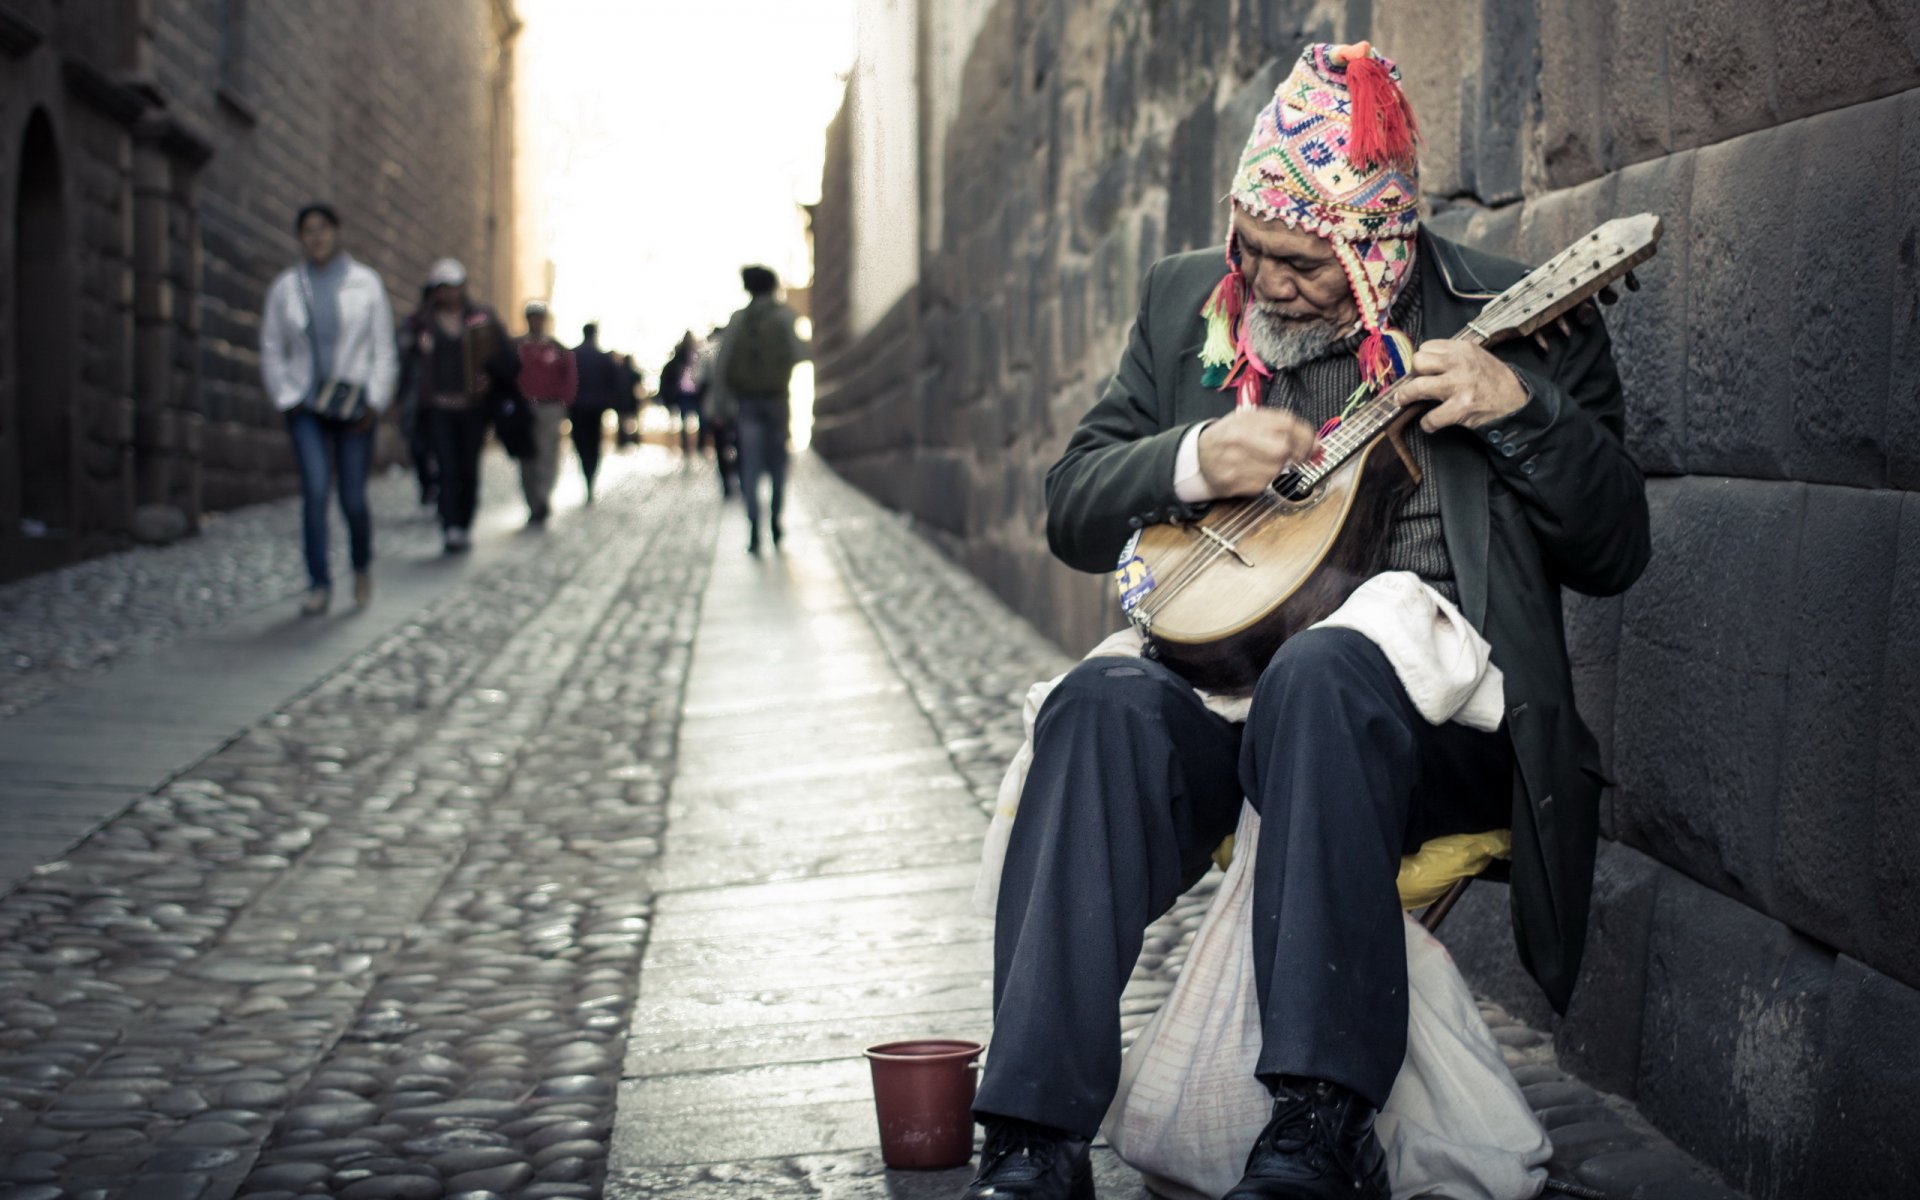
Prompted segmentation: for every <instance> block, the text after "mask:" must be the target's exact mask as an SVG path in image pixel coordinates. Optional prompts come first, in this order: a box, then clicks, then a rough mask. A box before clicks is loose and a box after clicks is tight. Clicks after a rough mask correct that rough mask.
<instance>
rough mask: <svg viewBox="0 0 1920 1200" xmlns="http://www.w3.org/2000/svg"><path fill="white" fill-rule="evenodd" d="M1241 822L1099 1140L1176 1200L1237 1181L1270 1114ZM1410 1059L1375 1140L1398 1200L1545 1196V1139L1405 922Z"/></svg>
mask: <svg viewBox="0 0 1920 1200" xmlns="http://www.w3.org/2000/svg"><path fill="white" fill-rule="evenodd" d="M1259 837H1260V816H1259V814H1258V813H1256V812H1255V811H1254V810H1253V806H1252V805H1246V806H1244V807H1243V808H1242V809H1241V813H1240V827H1239V829H1238V830H1237V831H1236V833H1235V837H1234V845H1235V847H1236V851H1235V854H1234V858H1233V865H1232V866H1231V867H1229V868H1228V869H1227V874H1226V878H1225V879H1224V880H1222V881H1221V884H1220V890H1219V891H1217V892H1215V893H1214V897H1213V902H1212V903H1211V904H1210V905H1209V906H1208V908H1207V914H1206V917H1205V918H1204V919H1203V920H1202V921H1201V923H1200V928H1199V930H1197V931H1196V932H1195V934H1194V941H1193V947H1192V949H1191V950H1190V951H1189V952H1188V955H1187V965H1186V969H1185V970H1184V971H1182V972H1181V974H1180V978H1179V981H1178V982H1177V983H1175V984H1174V988H1173V991H1172V992H1171V993H1170V994H1169V995H1168V996H1167V999H1166V1002H1165V1003H1164V1004H1162V1005H1161V1007H1160V1011H1159V1012H1157V1013H1155V1014H1154V1016H1153V1019H1152V1020H1150V1021H1149V1022H1148V1023H1147V1025H1146V1027H1145V1028H1143V1029H1142V1030H1141V1031H1140V1036H1139V1038H1138V1039H1137V1040H1136V1041H1135V1042H1134V1043H1133V1046H1132V1047H1131V1048H1130V1049H1129V1050H1128V1051H1127V1054H1126V1057H1125V1059H1124V1060H1123V1061H1122V1064H1121V1070H1120V1089H1119V1091H1118V1093H1117V1094H1116V1095H1115V1096H1114V1101H1113V1107H1112V1108H1111V1109H1109V1110H1108V1112H1107V1119H1106V1122H1105V1124H1104V1125H1103V1126H1102V1131H1103V1132H1104V1133H1105V1134H1106V1136H1107V1140H1108V1141H1109V1142H1110V1143H1112V1145H1113V1148H1114V1151H1115V1152H1116V1153H1118V1154H1119V1155H1120V1157H1121V1158H1122V1159H1124V1160H1125V1161H1126V1162H1127V1163H1129V1164H1131V1165H1132V1166H1133V1167H1134V1169H1136V1170H1138V1171H1139V1172H1140V1173H1141V1174H1142V1175H1144V1176H1146V1180H1147V1184H1148V1186H1149V1187H1151V1188H1152V1189H1153V1190H1154V1191H1155V1192H1157V1193H1159V1194H1161V1195H1163V1196H1167V1197H1170V1198H1172V1200H1207V1198H1209V1197H1214V1196H1219V1195H1221V1194H1223V1193H1225V1192H1226V1191H1227V1190H1228V1189H1229V1188H1231V1187H1232V1186H1233V1185H1234V1183H1235V1182H1237V1181H1238V1180H1239V1178H1240V1174H1241V1171H1242V1170H1243V1169H1244V1167H1245V1164H1246V1157H1247V1152H1248V1151H1249V1150H1250V1149H1252V1147H1253V1140H1254V1138H1255V1137H1257V1136H1258V1135H1259V1133H1260V1130H1261V1128H1262V1127H1263V1126H1264V1125H1265V1124H1266V1122H1267V1117H1268V1116H1269V1114H1270V1113H1271V1111H1272V1107H1273V1104H1272V1100H1271V1099H1270V1098H1269V1097H1268V1095H1267V1090H1266V1088H1265V1087H1264V1086H1262V1085H1261V1083H1260V1081H1259V1080H1257V1079H1255V1078H1254V1074H1253V1072H1254V1066H1255V1064H1256V1063H1257V1061H1258V1060H1259V1057H1260V1043H1261V1034H1260V1012H1259V1000H1258V998H1257V992H1256V989H1255V985H1254V978H1253V940H1252V935H1251V933H1250V932H1249V928H1248V927H1249V923H1250V920H1251V917H1252V909H1253V865H1254V857H1255V855H1254V849H1255V847H1256V845H1257V844H1258V842H1259ZM1406 929H1407V978H1408V983H1409V990H1410V997H1409V999H1410V1002H1409V1006H1408V1007H1409V1014H1408V1027H1407V1058H1406V1062H1405V1063H1404V1064H1403V1065H1402V1066H1401V1068H1400V1075H1399V1077H1398V1078H1397V1079H1396V1080H1395V1082H1394V1086H1393V1093H1392V1094H1391V1095H1390V1096H1388V1097H1387V1104H1386V1107H1385V1108H1384V1109H1383V1110H1382V1111H1381V1113H1380V1117H1379V1120H1378V1122H1377V1124H1376V1126H1375V1128H1376V1130H1377V1132H1378V1134H1379V1137H1380V1141H1381V1144H1382V1146H1383V1147H1384V1148H1385V1150H1386V1154H1387V1175H1388V1178H1389V1179H1390V1180H1391V1181H1392V1185H1393V1196H1394V1200H1409V1198H1410V1197H1427V1196H1432V1197H1452V1198H1455V1200H1531V1198H1532V1197H1534V1196H1538V1195H1539V1194H1540V1191H1541V1189H1542V1188H1543V1187H1544V1186H1545V1184H1546V1178H1547V1173H1546V1168H1545V1163H1546V1161H1547V1159H1548V1158H1549V1157H1550V1156H1551V1155H1552V1146H1551V1144H1550V1143H1549V1142H1548V1141H1547V1135H1546V1131H1545V1130H1544V1129H1542V1128H1541V1126H1540V1122H1539V1121H1538V1120H1537V1119H1536V1118H1535V1117H1534V1115H1533V1111H1532V1110H1531V1109H1529V1108H1528V1107H1527V1102H1526V1100H1525V1098H1524V1097H1522V1096H1521V1094H1520V1089H1519V1087H1518V1086H1516V1085H1515V1084H1514V1082H1513V1076H1512V1075H1511V1074H1510V1073H1509V1072H1508V1071H1507V1067H1506V1063H1505V1061H1504V1060H1503V1059H1502V1058H1501V1057H1500V1048H1499V1047H1498V1046H1497V1045H1496V1044H1495V1043H1494V1040H1493V1035H1492V1033H1491V1032H1489V1031H1488V1029H1487V1026H1486V1022H1485V1021H1484V1020H1483V1019H1482V1018H1481V1016H1480V1009H1479V1007H1478V1006H1477V1005H1476V1004H1475V1003H1474V1001H1473V994H1472V993H1471V992H1469V991H1468V990H1467V984H1466V981H1465V980H1464V979H1462V978H1461V977H1460V972H1459V969H1458V968H1456V967H1455V966H1454V965H1453V959H1452V958H1451V957H1449V956H1448V954H1447V952H1446V948H1445V947H1443V946H1442V945H1441V944H1440V943H1439V942H1438V941H1436V940H1434V938H1433V937H1432V936H1431V935H1430V934H1428V933H1427V932H1426V930H1424V929H1422V928H1420V926H1419V925H1418V924H1416V923H1415V922H1413V921H1412V920H1411V919H1409V920H1408V921H1407V923H1406Z"/></svg>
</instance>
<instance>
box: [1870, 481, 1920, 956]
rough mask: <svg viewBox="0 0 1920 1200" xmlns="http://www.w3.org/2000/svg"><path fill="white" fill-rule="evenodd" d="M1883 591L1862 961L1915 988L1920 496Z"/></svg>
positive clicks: (1906, 505) (1907, 513)
mask: <svg viewBox="0 0 1920 1200" xmlns="http://www.w3.org/2000/svg"><path fill="white" fill-rule="evenodd" d="M1891 557H1892V558H1893V560H1894V566H1893V580H1892V584H1891V586H1890V587H1889V588H1888V589H1887V591H1888V613H1887V633H1886V644H1885V649H1884V652H1883V654H1884V657H1883V662H1884V663H1885V669H1886V675H1885V678H1884V679H1883V680H1882V682H1881V684H1880V688H1879V694H1880V702H1881V707H1880V713H1879V720H1878V722H1877V724H1878V730H1879V738H1878V746H1877V753H1876V754H1875V755H1874V760H1875V771H1874V784H1873V796H1874V802H1875V811H1874V814H1873V819H1872V823H1871V829H1872V840H1871V843H1870V847H1871V849H1870V852H1869V853H1868V854H1867V856H1866V858H1865V863H1864V865H1865V866H1866V868H1867V870H1866V871H1865V872H1864V873H1865V874H1867V875H1868V876H1869V877H1870V879H1871V891H1870V898H1869V902H1868V903H1867V905H1866V912H1865V917H1866V920H1867V921H1868V922H1869V925H1870V932H1869V934H1868V942H1869V946H1870V949H1869V950H1868V952H1867V953H1866V954H1865V955H1864V956H1863V957H1865V958H1866V959H1867V961H1869V962H1871V963H1872V964H1873V965H1874V966H1875V967H1877V968H1878V969H1880V970H1882V971H1885V972H1886V973H1887V974H1889V975H1892V976H1894V977H1895V978H1897V979H1900V980H1902V981H1904V982H1905V983H1907V984H1908V985H1910V986H1920V920H1916V919H1915V917H1916V914H1915V911H1914V899H1913V897H1914V880H1915V879H1916V878H1920V821H1915V820H1914V814H1915V813H1916V812H1920V495H1915V494H1913V493H1911V492H1909V493H1906V494H1904V495H1903V496H1902V497H1901V502H1900V532H1899V542H1898V546H1897V548H1896V549H1895V550H1894V551H1893V552H1892V556H1891Z"/></svg>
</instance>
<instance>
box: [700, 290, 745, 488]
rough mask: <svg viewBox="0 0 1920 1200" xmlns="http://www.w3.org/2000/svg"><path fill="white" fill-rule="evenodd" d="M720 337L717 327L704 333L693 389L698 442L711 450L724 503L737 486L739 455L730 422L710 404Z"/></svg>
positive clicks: (718, 355) (712, 395)
mask: <svg viewBox="0 0 1920 1200" xmlns="http://www.w3.org/2000/svg"><path fill="white" fill-rule="evenodd" d="M720 333H721V328H720V326H718V325H716V326H714V327H713V328H712V329H711V330H709V331H708V332H707V336H706V340H705V344H704V345H702V346H701V348H700V359H699V367H698V368H697V369H696V371H695V384H694V386H695V387H696V388H697V389H698V391H699V394H700V441H701V444H702V445H703V446H711V447H713V466H714V471H715V473H716V474H718V475H719V476H720V499H721V500H723V501H724V500H728V499H731V498H732V496H733V493H734V489H735V488H736V487H737V486H738V485H739V483H740V452H739V448H738V447H737V446H736V445H735V444H734V436H733V422H732V421H730V420H728V419H727V418H726V416H725V415H723V414H722V413H721V412H720V410H719V407H718V406H717V405H716V404H715V403H714V401H713V397H714V395H715V391H714V380H713V366H714V363H715V362H717V361H718V360H719V358H720Z"/></svg>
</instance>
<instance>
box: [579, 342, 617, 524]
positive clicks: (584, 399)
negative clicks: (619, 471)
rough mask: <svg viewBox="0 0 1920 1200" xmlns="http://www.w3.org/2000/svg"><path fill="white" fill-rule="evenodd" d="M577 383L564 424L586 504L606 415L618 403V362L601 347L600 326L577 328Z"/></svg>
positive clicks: (590, 496)
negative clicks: (582, 480)
mask: <svg viewBox="0 0 1920 1200" xmlns="http://www.w3.org/2000/svg"><path fill="white" fill-rule="evenodd" d="M573 361H574V369H575V373H576V376H577V378H578V380H579V387H578V390H577V391H576V392H575V394H574V400H573V407H572V408H570V409H568V410H567V422H568V424H569V426H571V428H572V430H573V449H574V452H575V453H577V454H578V455H579V456H580V473H581V474H582V475H583V476H585V477H586V481H587V503H588V504H592V503H593V477H594V475H595V474H597V473H598V472H599V470H600V447H601V445H602V443H604V442H605V441H606V414H607V411H608V410H609V409H612V408H614V407H616V406H617V405H618V404H619V402H620V382H621V372H620V363H619V361H618V360H616V359H615V358H614V356H613V355H611V354H608V353H607V352H606V351H605V350H602V349H601V348H600V326H599V325H597V324H593V323H589V324H586V325H583V326H581V328H580V344H579V345H578V346H575V347H574V348H573Z"/></svg>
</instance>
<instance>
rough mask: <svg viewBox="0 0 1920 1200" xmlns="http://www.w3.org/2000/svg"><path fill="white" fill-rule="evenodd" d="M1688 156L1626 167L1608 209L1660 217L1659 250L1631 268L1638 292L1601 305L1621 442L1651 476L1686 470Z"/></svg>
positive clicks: (1690, 173)
mask: <svg viewBox="0 0 1920 1200" xmlns="http://www.w3.org/2000/svg"><path fill="white" fill-rule="evenodd" d="M1693 167H1694V156H1693V155H1692V154H1676V155H1674V156H1672V157H1670V158H1660V159H1655V160H1654V161H1652V162H1648V163H1642V164H1639V165H1637V166H1632V167H1628V168H1627V169H1626V170H1624V171H1621V172H1619V174H1618V175H1617V176H1616V178H1617V179H1618V181H1619V184H1618V187H1617V188H1616V190H1615V191H1614V193H1613V205H1614V209H1613V211H1614V213H1615V214H1617V215H1620V216H1628V215H1631V214H1633V213H1640V212H1651V213H1655V214H1657V215H1658V216H1659V217H1660V223H1661V234H1660V249H1659V251H1658V253H1656V254H1655V255H1654V257H1653V258H1652V260H1651V261H1649V262H1646V263H1644V264H1642V265H1641V266H1640V268H1639V269H1638V270H1636V271H1635V272H1634V277H1635V278H1636V279H1638V280H1639V281H1640V284H1641V287H1640V290H1639V291H1637V292H1634V291H1628V290H1627V289H1626V288H1625V287H1624V286H1622V287H1620V288H1618V289H1617V290H1619V291H1620V293H1621V295H1622V296H1624V297H1625V299H1623V300H1622V301H1621V303H1619V304H1616V305H1613V306H1612V307H1610V308H1608V309H1607V310H1606V320H1607V331H1608V333H1609V334H1611V335H1612V337H1613V359H1614V364H1615V366H1617V367H1618V368H1619V370H1620V386H1621V390H1622V391H1623V392H1624V393H1625V395H1626V404H1627V448H1628V449H1629V450H1631V451H1632V452H1633V455H1634V457H1635V458H1636V459H1638V460H1639V462H1640V466H1641V468H1642V469H1643V470H1645V471H1647V472H1648V473H1649V474H1655V475H1674V474H1679V473H1680V472H1682V471H1684V470H1685V469H1686V466H1685V464H1686V461H1687V457H1686V453H1687V443H1686V434H1687V420H1686V399H1687V398H1686V378H1687V370H1686V368H1687V338H1688V332H1689V330H1688V315H1687V279H1688V275H1687V261H1688V252H1689V249H1690V245H1689V242H1690V237H1689V233H1688V228H1687V226H1688V219H1689V210H1690V208H1691V205H1692V196H1693Z"/></svg>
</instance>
